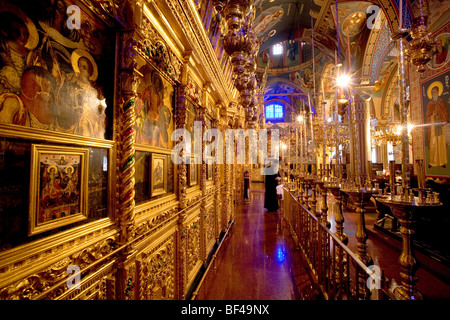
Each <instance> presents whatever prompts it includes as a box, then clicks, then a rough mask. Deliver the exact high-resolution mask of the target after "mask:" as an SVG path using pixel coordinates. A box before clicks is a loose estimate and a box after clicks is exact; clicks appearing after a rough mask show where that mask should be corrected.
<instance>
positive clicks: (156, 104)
mask: <svg viewBox="0 0 450 320" xmlns="http://www.w3.org/2000/svg"><path fill="white" fill-rule="evenodd" d="M140 71H141V72H142V74H143V75H144V78H143V80H142V81H141V83H140V85H139V87H138V89H137V93H138V96H137V99H136V103H135V111H136V124H135V130H136V143H141V144H147V145H150V146H154V147H161V148H170V146H171V143H172V142H171V137H170V135H171V133H172V129H171V123H172V112H171V110H170V108H169V107H168V106H170V99H171V95H172V93H173V88H172V87H171V85H170V84H166V85H165V83H164V80H163V79H162V77H161V75H160V74H159V73H158V71H156V70H150V69H149V68H148V67H147V66H144V67H143V68H142V69H141V70H140Z"/></svg>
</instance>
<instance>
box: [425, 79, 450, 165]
mask: <svg viewBox="0 0 450 320" xmlns="http://www.w3.org/2000/svg"><path fill="white" fill-rule="evenodd" d="M432 85H433V84H432ZM425 121H426V123H427V124H431V126H429V127H427V134H428V141H429V148H430V162H429V163H428V167H429V168H431V167H443V168H445V167H446V165H447V160H448V159H447V144H446V143H445V132H444V126H445V125H446V124H447V123H448V110H447V106H446V104H445V101H444V100H443V99H442V97H441V96H439V84H436V85H434V86H433V87H432V88H431V99H430V101H429V102H428V104H427V111H426V115H425Z"/></svg>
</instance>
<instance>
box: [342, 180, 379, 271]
mask: <svg viewBox="0 0 450 320" xmlns="http://www.w3.org/2000/svg"><path fill="white" fill-rule="evenodd" d="M347 187H348V186H347ZM342 192H344V193H346V194H348V195H349V197H350V198H351V199H352V201H353V202H354V204H355V206H356V212H357V213H358V214H359V220H358V226H357V229H356V235H355V236H356V240H357V252H356V256H357V257H358V258H359V259H360V260H361V261H362V262H363V263H364V264H366V265H371V264H373V259H372V257H370V255H369V254H368V253H367V239H368V235H367V232H366V224H365V218H364V213H365V212H366V209H365V208H364V204H365V202H367V201H368V200H370V198H371V197H372V195H373V194H374V193H375V190H374V189H362V188H359V187H353V188H349V189H343V190H342Z"/></svg>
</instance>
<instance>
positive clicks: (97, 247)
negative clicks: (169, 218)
mask: <svg viewBox="0 0 450 320" xmlns="http://www.w3.org/2000/svg"><path fill="white" fill-rule="evenodd" d="M115 240H116V239H115V237H110V238H108V239H105V240H102V241H100V242H97V243H95V244H94V245H91V246H88V247H86V248H84V249H83V250H81V251H78V252H75V253H73V254H71V255H69V256H66V257H64V258H62V259H60V260H58V261H56V262H54V263H52V264H51V265H49V266H47V267H45V268H43V269H41V270H37V271H36V272H34V273H32V274H30V275H28V276H26V277H24V278H22V279H20V280H18V281H16V282H14V283H12V284H10V285H8V286H5V287H2V288H1V289H0V299H2V300H18V299H26V300H28V299H37V298H39V299H56V298H57V297H58V296H60V295H61V294H63V293H64V292H65V291H67V290H68V287H67V285H66V281H64V280H65V279H66V278H67V268H68V267H69V266H71V265H75V266H78V267H79V268H80V269H81V273H82V279H83V278H85V277H88V276H89V275H90V274H92V273H93V272H94V271H93V269H92V268H91V269H87V270H86V271H84V269H86V268H87V267H88V266H90V265H91V264H92V263H94V262H95V261H98V260H99V259H102V258H103V257H105V256H107V255H108V254H109V253H110V252H111V251H113V250H114V248H115V247H116V242H115ZM106 262H107V260H104V264H105V263H106Z"/></svg>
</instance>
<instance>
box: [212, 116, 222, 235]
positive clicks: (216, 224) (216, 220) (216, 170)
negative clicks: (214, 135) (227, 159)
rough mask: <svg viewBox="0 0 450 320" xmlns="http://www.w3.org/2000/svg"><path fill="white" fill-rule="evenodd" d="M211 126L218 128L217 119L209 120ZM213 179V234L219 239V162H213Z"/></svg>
mask: <svg viewBox="0 0 450 320" xmlns="http://www.w3.org/2000/svg"><path fill="white" fill-rule="evenodd" d="M211 126H212V128H216V129H218V128H219V119H213V120H212V122H211ZM214 155H215V154H214ZM213 170H214V174H213V177H214V178H213V179H214V188H215V189H216V193H215V195H214V207H215V218H214V234H216V235H217V239H216V240H217V241H219V238H218V235H219V233H220V220H219V219H220V212H221V211H220V209H221V201H220V167H219V164H218V163H216V161H214V164H213Z"/></svg>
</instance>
